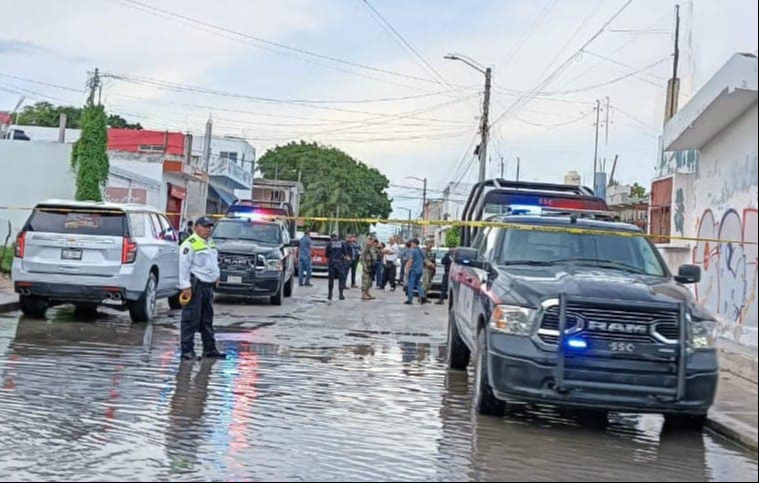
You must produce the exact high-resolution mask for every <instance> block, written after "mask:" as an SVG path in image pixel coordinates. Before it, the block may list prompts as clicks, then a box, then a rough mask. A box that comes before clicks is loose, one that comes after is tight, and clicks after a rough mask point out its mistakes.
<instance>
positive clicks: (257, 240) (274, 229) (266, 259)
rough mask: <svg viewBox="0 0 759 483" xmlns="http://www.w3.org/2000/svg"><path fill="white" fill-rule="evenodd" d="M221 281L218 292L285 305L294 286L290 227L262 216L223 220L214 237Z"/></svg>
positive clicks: (293, 245)
mask: <svg viewBox="0 0 759 483" xmlns="http://www.w3.org/2000/svg"><path fill="white" fill-rule="evenodd" d="M213 237H214V240H215V241H216V244H217V247H218V249H219V268H221V280H220V284H219V286H218V288H217V289H216V292H217V293H218V294H220V295H225V296H236V297H245V298H260V297H268V298H270V299H271V303H272V304H273V305H282V304H283V303H284V300H285V298H289V297H292V295H293V290H294V286H295V252H296V248H295V245H296V244H297V242H294V241H292V240H291V239H290V234H289V233H288V230H287V227H286V226H285V225H284V224H283V223H281V222H279V221H276V220H268V219H264V218H262V217H260V216H257V217H252V218H251V217H249V216H239V217H236V218H231V217H230V218H224V219H222V220H220V221H219V223H218V224H217V225H216V229H215V230H214V233H213Z"/></svg>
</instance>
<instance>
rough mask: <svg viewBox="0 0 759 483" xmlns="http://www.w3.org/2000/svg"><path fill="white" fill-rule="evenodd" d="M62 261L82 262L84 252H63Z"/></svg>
mask: <svg viewBox="0 0 759 483" xmlns="http://www.w3.org/2000/svg"><path fill="white" fill-rule="evenodd" d="M61 259H63V260H81V259H82V251H81V250H63V252H61Z"/></svg>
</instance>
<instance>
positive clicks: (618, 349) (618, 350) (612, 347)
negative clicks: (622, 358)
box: [609, 342, 638, 354]
mask: <svg viewBox="0 0 759 483" xmlns="http://www.w3.org/2000/svg"><path fill="white" fill-rule="evenodd" d="M609 352H613V353H615V354H635V353H637V352H638V345H637V344H632V343H630V342H609Z"/></svg>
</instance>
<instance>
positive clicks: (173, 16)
mask: <svg viewBox="0 0 759 483" xmlns="http://www.w3.org/2000/svg"><path fill="white" fill-rule="evenodd" d="M112 1H115V2H117V3H120V4H122V5H126V6H131V7H133V8H135V7H137V8H138V9H139V10H142V11H144V12H147V13H153V14H156V13H158V14H162V15H159V16H160V17H161V18H164V19H167V20H170V21H174V22H179V21H180V20H181V21H184V23H183V22H179V23H182V24H184V25H187V23H186V22H189V23H190V24H192V25H195V26H202V27H205V29H203V30H204V31H206V32H208V30H207V29H211V30H213V31H216V32H223V33H224V34H228V35H233V36H235V37H239V38H242V39H246V40H249V41H252V42H254V43H255V44H256V46H257V47H259V48H264V50H268V51H271V52H274V53H279V54H282V53H283V52H282V51H286V52H291V53H295V54H299V55H302V56H307V57H311V58H315V59H319V60H325V61H329V62H333V63H337V64H341V65H346V66H350V67H354V68H358V69H362V70H366V71H371V72H376V73H380V74H384V75H390V76H394V77H399V78H404V79H409V80H414V81H418V82H425V83H433V84H441V82H439V81H436V80H430V79H426V78H423V77H418V76H414V75H409V74H403V73H400V72H395V71H391V70H388V69H383V68H379V67H373V66H369V65H364V64H360V63H357V62H352V61H348V60H344V59H340V58H337V57H333V56H330V55H326V54H321V53H318V52H312V51H309V50H306V49H302V48H299V47H293V46H291V45H287V44H283V43H280V42H274V41H271V40H268V39H264V38H261V37H257V36H253V35H250V34H246V33H242V32H238V31H235V30H232V29H230V28H227V27H222V26H220V25H215V24H212V23H210V22H206V21H204V20H199V19H196V18H192V17H189V16H187V15H183V14H181V13H179V12H173V11H169V10H166V9H162V8H158V7H155V6H152V5H148V4H145V3H142V2H139V1H137V0H112ZM227 38H228V37H227ZM267 47H268V48H267ZM301 60H304V59H301ZM311 63H313V62H311ZM317 65H321V66H322V67H327V68H331V69H335V67H334V66H330V65H325V64H323V63H317ZM341 71H343V72H346V73H349V74H353V75H359V76H362V77H365V76H363V75H361V74H359V73H357V72H354V71H346V70H341ZM373 79H374V80H379V81H385V80H383V79H379V78H373ZM405 87H410V86H405Z"/></svg>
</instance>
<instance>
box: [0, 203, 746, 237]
mask: <svg viewBox="0 0 759 483" xmlns="http://www.w3.org/2000/svg"><path fill="white" fill-rule="evenodd" d="M44 209H45V211H60V212H64V213H65V212H70V211H71V208H44ZM2 210H6V211H32V210H34V208H26V207H13V206H0V211H2ZM76 210H77V212H81V210H79V209H76ZM86 212H87V213H94V214H96V213H113V210H108V209H102V210H98V209H97V208H93V209H91V210H86ZM165 214H166V215H167V216H184V217H192V218H199V217H201V216H208V217H211V218H217V219H220V218H226V217H227V216H228V215H225V214H205V213H202V214H197V213H165ZM272 219H276V220H281V221H295V222H302V223H331V222H332V223H334V222H339V223H346V224H347V223H353V224H360V225H380V224H382V225H399V226H409V225H413V226H422V227H425V226H427V227H429V226H438V227H453V228H464V227H467V228H506V229H510V230H521V231H535V232H544V233H545V232H547V233H571V234H574V235H602V236H604V235H605V236H616V237H623V238H646V239H651V240H669V241H670V242H672V241H683V242H694V243H699V242H705V243H715V244H733V245H749V246H754V245H759V242H748V241H743V240H723V239H719V238H698V237H686V236H675V235H651V234H648V233H642V232H635V231H630V232H627V231H616V230H603V229H588V228H579V227H559V226H547V225H529V224H523V223H506V222H498V221H443V220H394V219H382V218H331V217H326V216H325V217H319V216H314V217H287V216H273V217H272Z"/></svg>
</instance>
